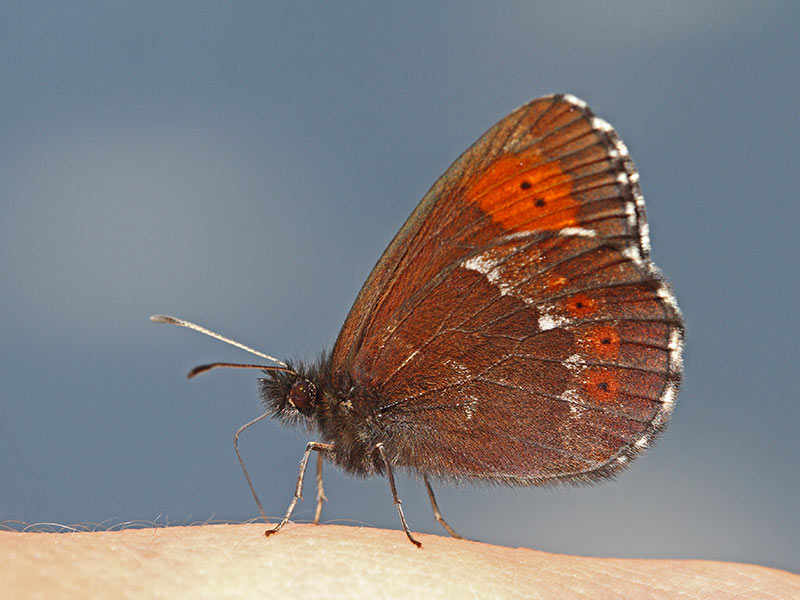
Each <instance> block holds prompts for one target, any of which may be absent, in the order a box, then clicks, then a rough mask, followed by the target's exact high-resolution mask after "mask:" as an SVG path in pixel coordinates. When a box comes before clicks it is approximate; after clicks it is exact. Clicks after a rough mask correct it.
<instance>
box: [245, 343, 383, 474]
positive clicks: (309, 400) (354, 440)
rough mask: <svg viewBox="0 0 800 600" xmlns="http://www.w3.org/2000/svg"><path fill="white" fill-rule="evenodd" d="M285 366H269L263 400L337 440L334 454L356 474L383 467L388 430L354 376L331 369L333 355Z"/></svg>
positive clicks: (289, 419) (278, 413) (284, 416)
mask: <svg viewBox="0 0 800 600" xmlns="http://www.w3.org/2000/svg"><path fill="white" fill-rule="evenodd" d="M289 369H291V371H292V372H286V371H265V377H263V378H261V379H260V380H259V385H260V394H261V399H262V402H263V403H264V405H265V407H266V408H267V410H269V411H271V412H272V413H273V417H276V418H278V419H280V420H281V421H282V422H284V423H286V424H287V425H291V426H297V425H300V426H301V427H303V428H304V429H305V430H306V431H308V432H309V433H311V434H314V433H315V434H317V435H318V436H319V438H321V439H319V438H318V439H316V440H314V441H322V442H325V443H329V444H332V445H333V452H332V453H331V454H330V455H329V458H330V459H331V460H332V461H333V462H334V463H336V464H338V465H339V466H341V467H342V468H344V469H345V470H346V471H348V472H350V473H354V474H357V475H363V476H368V475H373V474H375V473H380V472H382V463H381V460H380V456H379V455H378V453H377V451H376V450H375V445H376V444H377V443H378V442H381V441H383V438H384V435H383V431H382V428H381V427H380V423H379V419H378V411H377V408H376V407H377V406H378V402H377V399H376V398H375V397H374V395H373V394H371V393H370V392H369V391H367V390H365V389H364V388H363V387H362V386H359V385H358V384H357V383H356V382H354V381H353V380H352V379H351V378H350V377H347V376H340V375H337V376H336V377H334V376H333V375H332V373H331V366H330V356H329V355H328V354H323V355H322V356H321V357H320V359H319V360H318V361H317V362H315V363H313V364H311V365H307V364H305V363H302V362H299V363H296V364H292V363H289Z"/></svg>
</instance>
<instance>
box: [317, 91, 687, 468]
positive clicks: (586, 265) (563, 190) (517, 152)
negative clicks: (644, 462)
mask: <svg viewBox="0 0 800 600" xmlns="http://www.w3.org/2000/svg"><path fill="white" fill-rule="evenodd" d="M648 256H649V245H648V239H647V227H646V223H645V214H644V204H643V200H642V197H641V193H640V192H639V187H638V176H637V173H636V170H635V167H634V166H633V163H632V162H631V160H630V158H629V157H628V154H627V150H626V149H625V146H624V145H623V144H622V142H621V141H620V140H619V139H618V137H617V136H616V134H615V133H614V131H613V129H611V127H610V126H609V125H608V124H607V123H605V122H604V121H602V120H600V119H597V118H595V117H594V116H593V115H592V113H591V111H589V109H588V108H587V107H586V105H585V104H584V103H582V102H581V101H579V100H577V99H574V98H572V97H569V96H566V97H565V96H552V97H547V98H542V99H539V100H534V101H533V102H531V103H529V104H527V105H525V106H523V107H521V108H520V109H517V110H516V111H514V112H513V113H511V114H510V115H509V116H507V117H506V118H505V119H503V120H502V121H500V123H498V124H497V125H495V126H494V127H493V128H491V129H490V130H489V131H488V132H487V133H486V134H484V136H482V137H481V138H480V139H479V140H478V141H477V142H476V143H475V144H474V145H473V146H472V147H471V148H470V149H469V150H467V152H465V153H464V154H463V155H462V156H461V157H460V158H459V159H458V160H457V161H456V162H455V163H454V164H453V165H452V166H451V167H450V169H448V171H447V172H446V173H445V174H444V175H443V176H442V177H441V178H440V179H439V181H437V182H436V184H435V185H434V186H433V187H432V188H431V190H430V191H429V192H428V194H427V195H426V196H425V198H424V199H423V200H422V202H421V203H420V205H419V206H418V207H417V209H416V210H415V211H414V213H412V215H411V217H410V218H409V219H408V221H407V222H406V224H405V225H404V226H403V228H402V229H401V230H400V232H399V233H398V235H397V236H396V237H395V239H394V240H393V241H392V243H391V244H390V246H389V247H388V248H387V250H386V252H384V254H383V256H382V257H381V259H380V261H379V262H378V264H377V266H376V267H375V269H374V270H373V272H372V274H371V275H370V277H369V278H368V280H367V282H366V283H365V285H364V287H363V288H362V290H361V292H360V293H359V296H358V298H357V299H356V303H355V305H354V307H353V309H352V310H351V313H350V315H349V316H348V319H347V321H346V322H345V325H344V327H343V329H342V332H341V333H340V335H339V339H338V340H337V343H336V346H335V347H334V351H333V354H332V367H333V373H334V377H335V376H336V374H337V373H342V372H346V373H348V374H349V377H350V378H352V380H354V381H355V382H356V383H357V384H358V385H359V386H362V387H363V388H364V389H366V390H368V391H369V392H370V393H371V394H372V395H374V397H376V398H379V399H380V406H379V407H378V410H379V414H380V420H381V426H382V428H383V430H384V431H385V435H386V440H385V445H386V447H387V449H389V450H390V451H391V453H392V455H393V456H395V457H397V458H396V460H397V462H398V464H402V465H404V466H407V467H410V468H413V469H417V470H419V471H423V472H427V473H431V474H434V475H439V476H442V477H455V478H470V479H473V478H483V479H488V480H494V481H505V482H509V483H539V482H546V481H554V480H570V479H571V480H579V479H591V478H594V477H596V476H598V475H603V474H609V473H612V472H613V471H614V470H615V469H617V468H619V467H620V466H622V465H624V464H625V462H626V461H627V460H628V459H629V458H630V457H631V456H633V455H634V454H635V453H636V452H637V451H638V450H639V449H641V448H643V447H645V446H646V445H647V444H648V443H649V441H650V440H651V439H652V438H653V436H654V435H655V434H656V433H657V432H658V431H659V430H660V429H661V428H662V427H663V425H664V424H665V423H666V420H667V419H668V416H669V413H670V411H671V408H672V404H673V399H674V396H675V394H676V392H677V385H678V381H679V378H680V372H681V364H680V352H681V340H682V331H683V330H682V323H681V318H680V313H679V311H678V309H677V306H676V305H675V302H674V300H673V299H672V295H671V292H670V290H669V287H668V286H667V284H666V283H665V282H664V281H663V279H662V278H661V276H660V275H659V273H658V271H657V269H656V268H655V267H654V266H653V265H652V263H650V261H649V258H648ZM412 440H413V441H412ZM476 442H478V443H476Z"/></svg>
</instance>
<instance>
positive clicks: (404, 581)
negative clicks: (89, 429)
mask: <svg viewBox="0 0 800 600" xmlns="http://www.w3.org/2000/svg"><path fill="white" fill-rule="evenodd" d="M265 527H266V526H265V525H264V524H248V525H203V526H196V527H157V528H150V529H128V530H121V531H98V532H77V533H59V534H56V533H19V532H12V531H3V532H0V581H2V589H1V590H0V595H3V596H4V597H9V598H12V597H13V598H30V597H46V598H64V597H67V598H69V597H80V598H87V597H104V598H115V597H122V596H124V597H165V598H181V597H188V598H198V597H215V598H220V597H241V598H247V597H253V598H271V597H278V598H288V597H291V598H331V597H334V598H335V597H349V598H362V597H363V598H376V597H387V598H404V597H414V598H426V599H427V598H474V597H479V598H487V597H509V598H520V597H525V598H592V599H602V598H615V599H616V598H656V597H657V598H673V597H680V598H682V599H686V598H710V597H713V598H732V597H741V598H748V599H755V598H767V597H768V598H771V599H774V598H790V597H791V598H798V597H800V576H799V575H794V574H791V573H788V572H786V571H779V570H776V569H769V568H766V567H760V566H756V565H747V564H738V563H725V562H714V561H703V560H636V559H616V558H591V557H579V556H567V555H560V554H549V553H546V552H539V551H536V550H530V549H527V548H506V547H502V546H494V545H491V544H485V543H481V542H472V541H468V540H458V539H453V538H446V537H440V536H436V535H425V534H415V535H418V537H419V540H420V541H421V542H422V544H423V547H422V548H421V549H418V548H415V547H414V546H413V545H412V544H410V543H409V542H408V540H407V539H406V537H405V536H404V535H403V533H402V531H388V530H382V529H373V528H368V527H346V526H337V525H319V526H316V525H295V524H289V525H287V526H286V527H285V528H284V529H283V530H282V531H281V532H280V533H279V534H278V535H274V536H271V537H270V538H269V539H266V538H265V537H264V530H265Z"/></svg>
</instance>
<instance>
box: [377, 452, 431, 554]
mask: <svg viewBox="0 0 800 600" xmlns="http://www.w3.org/2000/svg"><path fill="white" fill-rule="evenodd" d="M375 449H376V450H377V451H378V453H379V454H380V455H381V459H382V460H383V464H384V465H385V466H386V474H387V475H388V476H389V487H390V488H391V490H392V500H393V501H394V505H395V506H396V507H397V513H398V514H399V515H400V522H401V523H402V524H403V531H405V532H406V535H407V536H408V539H409V540H411V543H412V544H414V545H415V546H416V547H417V548H422V544H421V543H420V542H418V541H417V540H415V539H414V536H413V535H411V530H410V529H409V528H408V523H406V516H405V515H404V514H403V506H402V503H401V502H400V498H398V497H397V487H396V486H395V485H394V474H393V473H392V465H391V464H390V463H389V457H388V456H386V449H385V448H384V447H383V442H379V443H378V444H377V445H376V446H375Z"/></svg>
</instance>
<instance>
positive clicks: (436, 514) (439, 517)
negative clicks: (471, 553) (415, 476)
mask: <svg viewBox="0 0 800 600" xmlns="http://www.w3.org/2000/svg"><path fill="white" fill-rule="evenodd" d="M422 477H423V479H424V480H425V487H426V488H428V498H429V499H430V501H431V508H433V516H434V517H436V520H437V521H439V523H440V524H441V526H442V527H444V528H445V529H446V530H447V533H449V534H450V536H451V537H454V538H458V539H459V540H461V539H463V538H462V537H461V536H460V535H458V534H457V533H456V532H455V530H454V529H453V528H452V527H450V525H448V523H447V521H445V520H444V517H443V516H442V513H441V512H440V511H439V505H438V504H436V496H434V495H433V488H432V487H431V484H430V482H429V481H428V476H427V474H426V475H423V476H422Z"/></svg>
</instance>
